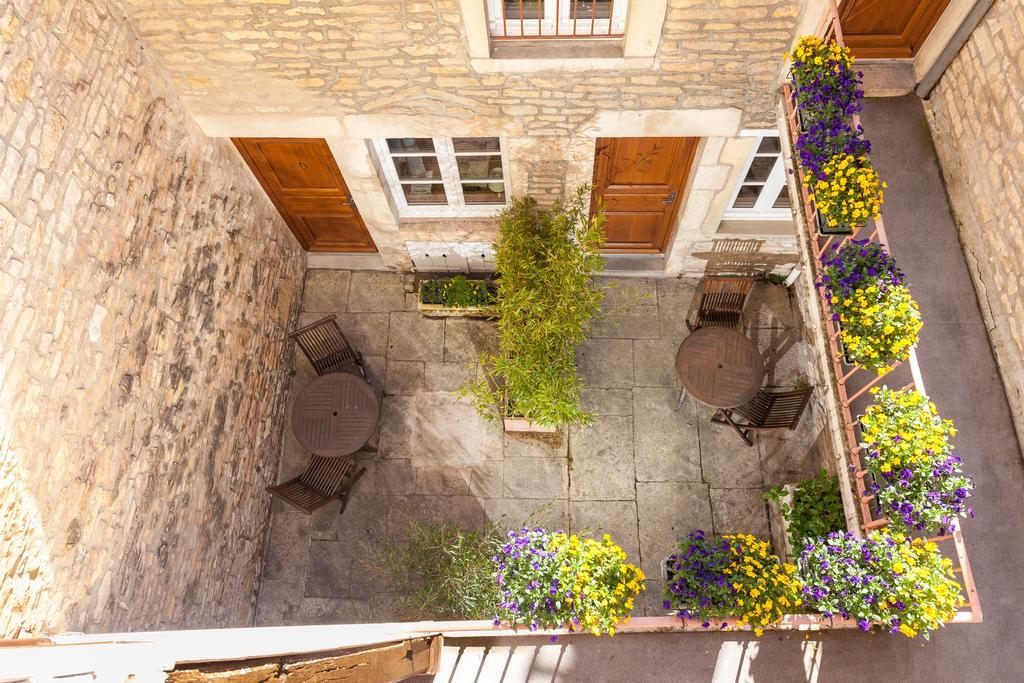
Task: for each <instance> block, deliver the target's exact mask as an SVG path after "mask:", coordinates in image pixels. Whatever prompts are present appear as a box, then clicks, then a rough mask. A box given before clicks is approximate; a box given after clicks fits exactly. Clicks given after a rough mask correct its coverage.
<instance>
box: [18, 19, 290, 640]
mask: <svg viewBox="0 0 1024 683" xmlns="http://www.w3.org/2000/svg"><path fill="white" fill-rule="evenodd" d="M0 51H2V58H0V99H2V102H3V107H2V109H0V583H2V585H3V590H2V591H0V637H4V636H12V635H19V634H20V635H26V634H29V633H34V632H53V631H59V630H86V631H108V630H118V629H141V628H166V627H185V626H188V627H203V626H227V625H234V626H239V625H246V624H248V623H249V621H250V618H251V615H252V609H253V593H254V586H255V581H256V580H257V576H258V570H259V561H260V552H261V547H262V543H263V534H264V532H265V528H266V520H267V515H268V510H269V501H268V497H267V495H266V494H265V493H264V491H263V486H264V485H265V484H267V483H268V482H270V481H271V480H272V479H273V478H274V477H275V476H276V471H277V462H278V458H279V455H278V454H279V451H280V448H279V447H280V436H281V427H282V425H281V417H282V415H283V413H284V411H283V402H284V400H285V392H286V387H287V382H288V376H289V367H290V353H289V350H288V349H289V345H287V344H285V343H283V341H282V340H283V338H284V337H285V333H286V330H287V328H288V327H289V325H290V324H291V323H292V321H293V318H294V316H295V315H297V308H298V306H297V303H298V298H299V296H300V294H301V282H302V274H303V269H304V261H303V255H302V252H301V250H300V249H299V248H298V245H297V244H296V243H295V241H294V239H293V238H292V236H291V234H290V233H289V232H288V230H287V228H286V227H285V225H284V223H283V222H282V220H281V218H280V216H279V215H278V214H277V212H276V211H275V210H274V208H273V207H272V206H271V205H270V203H269V201H268V200H267V198H266V196H265V195H264V194H263V192H262V190H260V189H259V187H258V186H257V185H256V183H255V181H254V179H253V178H252V176H251V174H250V173H249V171H248V169H247V168H246V167H245V165H244V164H243V162H242V161H241V159H240V158H239V157H238V155H237V153H236V152H235V151H234V149H233V148H232V147H231V145H230V144H229V143H227V142H225V141H215V140H211V139H209V138H206V137H205V136H204V135H203V134H202V133H201V132H200V131H199V129H198V128H197V127H196V125H195V124H194V123H193V122H192V121H191V119H190V118H189V117H188V115H187V114H186V113H185V110H184V108H183V107H182V106H181V104H180V103H179V101H178V99H177V97H176V96H175V95H174V93H173V91H172V89H171V87H170V85H169V83H168V81H167V79H166V77H165V76H164V75H162V72H160V71H158V70H157V69H156V67H155V66H154V65H153V64H151V62H150V60H149V59H148V58H147V57H146V56H145V55H144V53H143V49H142V46H141V44H140V42H139V41H138V38H137V36H136V35H135V33H134V32H133V29H132V28H131V26H130V24H129V23H128V21H127V19H126V18H125V17H124V15H123V13H122V12H121V10H119V9H117V8H112V7H110V6H109V5H108V2H107V0H11V1H9V2H5V3H3V4H0Z"/></svg>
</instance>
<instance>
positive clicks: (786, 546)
mask: <svg viewBox="0 0 1024 683" xmlns="http://www.w3.org/2000/svg"><path fill="white" fill-rule="evenodd" d="M764 499H765V500H766V501H768V508H769V511H770V513H771V516H772V518H773V523H772V525H771V526H772V538H773V539H776V534H775V529H776V528H777V527H778V528H780V532H781V533H780V534H779V535H778V538H777V539H776V540H775V546H776V549H777V550H778V551H779V555H780V556H781V557H782V559H783V560H784V561H790V560H793V559H795V556H796V555H797V554H798V553H797V552H795V551H794V549H798V548H802V547H803V545H804V541H805V540H806V539H808V538H816V537H819V536H826V535H828V534H829V533H831V532H833V531H844V530H845V529H846V514H845V512H844V511H843V499H842V496H841V495H840V493H839V481H838V478H837V477H836V476H835V475H830V474H829V473H828V472H827V471H826V470H825V469H824V468H823V469H822V470H821V471H820V472H819V473H818V476H816V477H814V478H813V479H806V480H804V481H802V482H800V483H798V484H786V485H785V486H783V487H778V486H776V487H773V488H771V489H769V490H767V491H765V492H764Z"/></svg>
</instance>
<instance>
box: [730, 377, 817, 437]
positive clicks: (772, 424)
mask: <svg viewBox="0 0 1024 683" xmlns="http://www.w3.org/2000/svg"><path fill="white" fill-rule="evenodd" d="M813 390H814V388H813V387H807V388H806V389H796V390H789V391H766V390H765V389H761V390H760V391H758V392H757V395H756V396H754V398H752V399H750V400H749V401H747V402H746V403H744V404H743V405H741V406H740V407H738V408H730V409H724V410H719V411H718V412H717V413H716V414H715V416H714V417H712V418H711V419H712V420H713V421H714V422H718V423H720V424H727V425H729V426H730V427H732V428H733V429H735V430H736V433H737V434H739V435H740V438H741V439H743V440H744V441H745V442H746V443H747V445H748V446H753V445H754V442H753V441H752V440H751V439H750V432H751V431H753V430H762V429H790V430H792V429H796V426H797V424H798V423H799V422H800V416H801V415H803V412H804V408H806V407H807V402H808V401H809V400H810V398H811V392H812V391H813ZM733 415H739V416H740V417H742V418H744V419H745V420H746V422H745V423H737V422H736V421H735V420H733Z"/></svg>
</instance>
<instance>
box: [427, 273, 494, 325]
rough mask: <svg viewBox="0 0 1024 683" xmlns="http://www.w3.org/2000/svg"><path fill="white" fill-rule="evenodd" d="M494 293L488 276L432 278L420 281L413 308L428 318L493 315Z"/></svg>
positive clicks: (489, 316) (490, 316) (486, 316)
mask: <svg viewBox="0 0 1024 683" xmlns="http://www.w3.org/2000/svg"><path fill="white" fill-rule="evenodd" d="M494 295H495V286H494V283H493V282H492V281H491V280H490V279H488V278H481V277H472V276H469V277H467V276H465V275H455V276H442V277H436V278H432V279H428V280H423V281H421V282H420V284H419V287H418V288H417V292H416V309H417V310H418V311H419V312H420V313H422V314H423V315H425V316H427V317H428V318H496V317H498V305H497V303H496V302H495V298H494ZM425 300H426V301H425Z"/></svg>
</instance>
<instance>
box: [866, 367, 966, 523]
mask: <svg viewBox="0 0 1024 683" xmlns="http://www.w3.org/2000/svg"><path fill="white" fill-rule="evenodd" d="M871 393H872V394H874V396H875V402H874V404H872V405H870V406H868V409H867V411H866V412H865V414H864V417H862V418H861V427H862V436H863V439H864V442H863V443H862V444H861V445H862V446H863V447H864V450H865V453H866V454H867V465H868V469H869V470H870V471H871V473H872V474H873V475H874V477H875V483H874V484H872V487H871V488H872V489H873V490H874V491H875V494H876V496H877V498H878V502H879V504H880V505H881V507H882V511H883V512H884V513H885V514H886V515H888V516H889V519H890V520H891V521H892V523H893V524H894V525H896V526H902V527H906V528H907V529H917V530H925V531H936V530H937V531H939V532H940V533H945V531H946V530H948V529H955V528H956V520H957V517H961V516H963V515H965V514H968V515H969V514H972V511H971V509H970V508H969V507H967V498H968V497H970V495H971V490H972V489H973V488H974V482H973V481H971V478H970V477H968V476H967V475H965V474H963V472H962V468H961V460H960V458H959V457H958V456H956V455H954V454H953V453H952V447H951V446H950V443H949V439H950V438H951V437H953V436H955V435H956V429H955V428H954V427H953V423H952V422H951V421H950V420H943V419H942V418H941V417H939V414H938V411H937V410H936V409H935V404H933V403H932V402H931V401H929V400H928V398H927V397H926V396H925V395H924V394H922V393H921V392H919V391H914V390H904V391H893V390H892V389H889V388H882V389H879V388H877V387H876V388H874V389H872V390H871Z"/></svg>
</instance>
